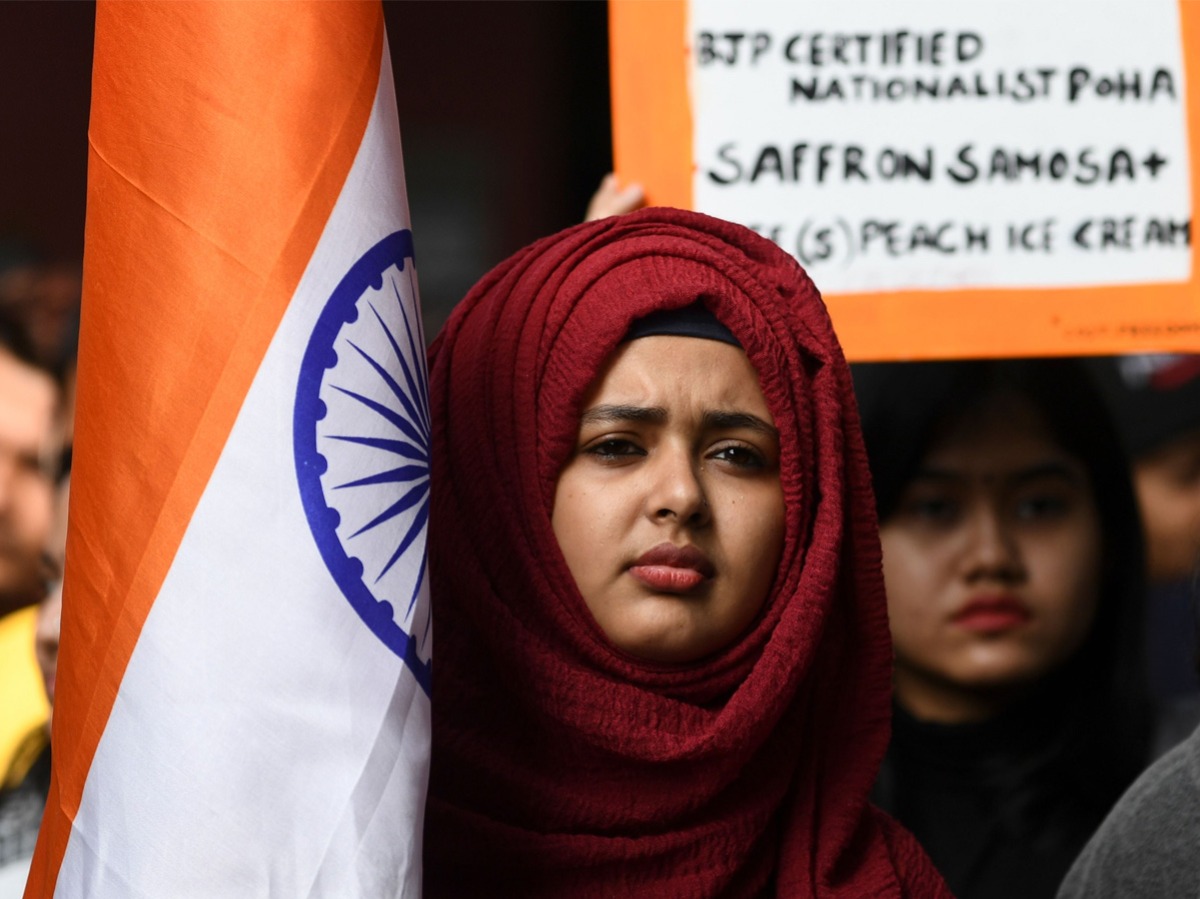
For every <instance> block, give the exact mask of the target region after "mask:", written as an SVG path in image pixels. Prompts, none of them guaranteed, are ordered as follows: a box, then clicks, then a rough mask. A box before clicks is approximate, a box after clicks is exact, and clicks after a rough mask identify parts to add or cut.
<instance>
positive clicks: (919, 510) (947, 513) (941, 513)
mask: <svg viewBox="0 0 1200 899" xmlns="http://www.w3.org/2000/svg"><path fill="white" fill-rule="evenodd" d="M903 510H904V513H905V514H906V515H908V516H910V517H912V518H915V519H917V520H918V521H922V522H925V523H927V524H936V525H949V524H953V523H954V522H956V521H958V519H959V518H960V517H961V514H962V506H961V504H960V503H959V502H958V501H957V500H955V499H953V498H951V497H947V496H923V497H915V498H913V499H910V500H909V501H908V502H906V503H904V505H903Z"/></svg>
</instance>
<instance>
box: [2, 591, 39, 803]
mask: <svg viewBox="0 0 1200 899" xmlns="http://www.w3.org/2000/svg"><path fill="white" fill-rule="evenodd" d="M36 626H37V606H30V607H29V608H26V609H21V610H19V611H16V612H12V613H10V614H8V615H5V616H4V617H3V618H0V779H3V781H4V782H3V783H0V786H9V784H8V783H7V780H8V778H9V776H10V775H16V777H17V778H18V779H19V778H20V777H21V776H22V775H23V773H24V772H20V771H14V770H12V769H13V766H14V763H16V764H17V767H22V765H21V763H19V762H17V759H16V756H17V755H18V753H19V751H20V749H21V748H22V746H23V745H24V744H26V740H27V739H28V737H29V735H30V734H31V733H32V732H34V731H36V730H37V728H39V727H42V726H44V725H45V723H46V719H47V717H48V716H49V714H50V707H49V705H47V703H46V691H45V689H44V688H43V687H42V675H41V673H40V672H39V671H38V666H37V658H36V657H35V656H34V651H33V635H34V629H35V628H36ZM26 767H27V766H26Z"/></svg>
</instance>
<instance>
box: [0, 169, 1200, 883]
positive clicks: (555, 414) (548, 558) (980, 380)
mask: <svg viewBox="0 0 1200 899" xmlns="http://www.w3.org/2000/svg"><path fill="white" fill-rule="evenodd" d="M642 203H643V195H642V193H641V191H640V190H639V189H638V188H636V187H628V186H627V187H624V188H622V187H620V186H619V185H618V183H617V181H616V180H615V179H614V178H613V177H612V176H609V178H607V179H605V181H604V182H603V184H602V185H601V189H600V191H599V192H598V193H597V195H596V197H595V198H594V200H593V203H592V206H591V208H590V209H589V211H588V218H589V219H590V221H589V222H587V223H585V224H583V225H580V226H577V227H575V228H572V229H568V230H567V231H565V232H562V233H560V234H557V235H553V236H551V237H548V238H545V239H544V240H542V241H539V242H538V243H536V244H534V245H533V246H532V247H530V248H527V249H526V250H523V251H522V252H521V253H519V254H517V255H516V256H514V257H513V258H512V259H510V260H508V261H506V262H504V263H502V264H501V265H500V266H499V267H497V269H495V270H494V271H493V272H492V273H491V274H489V275H488V276H487V277H485V278H484V279H483V280H482V281H481V282H480V283H479V284H478V285H477V286H476V287H475V288H474V289H473V290H472V291H471V292H470V293H469V294H468V296H467V297H466V299H465V300H464V301H463V302H462V303H461V304H460V305H459V306H458V308H457V309H456V310H455V312H454V314H453V315H452V316H451V319H450V321H449V322H448V323H447V325H446V327H445V329H444V330H443V332H442V334H441V335H440V336H439V337H438V338H437V339H436V340H435V341H434V343H433V345H432V346H431V348H430V354H429V362H430V372H431V393H430V397H431V414H432V419H433V422H434V428H433V433H434V435H435V441H434V447H433V467H434V482H433V513H432V516H431V524H430V529H431V530H430V572H431V578H432V585H433V592H432V595H433V602H434V607H435V612H434V614H435V619H436V620H437V621H438V622H439V632H438V633H439V643H438V663H437V664H438V668H437V676H436V678H435V681H434V695H433V706H432V708H433V754H432V767H431V776H430V784H429V797H428V807H427V818H426V832H425V840H424V845H425V879H426V892H427V893H428V894H429V895H430V896H461V895H478V894H489V893H492V892H494V891H495V889H496V885H497V884H501V885H502V887H501V891H502V892H505V893H509V894H518V895H546V896H563V895H571V896H589V895H595V896H601V895H604V896H607V895H617V894H622V895H623V894H635V893H640V894H645V895H671V896H675V895H678V896H684V895H688V896H691V895H696V896H699V895H728V896H740V895H745V896H758V895H764V894H772V895H786V896H795V895H843V896H868V895H870V896H885V895H892V896H919V897H926V896H931V897H936V896H941V895H951V894H953V895H957V896H960V897H965V899H986V897H1013V896H1021V897H1031V899H1037V897H1047V899H1049V897H1053V896H1055V895H1059V896H1062V897H1076V896H1079V897H1082V896H1109V895H1111V896H1157V895H1163V896H1166V895H1182V894H1186V893H1187V892H1188V891H1191V892H1195V891H1196V890H1197V889H1198V888H1200V863H1197V862H1195V861H1193V860H1192V855H1193V853H1192V852H1191V851H1190V849H1191V840H1190V839H1189V837H1190V836H1191V835H1194V834H1195V833H1196V825H1197V824H1198V823H1200V787H1198V784H1200V735H1198V734H1200V731H1196V725H1197V723H1198V722H1200V678H1198V676H1197V644H1198V643H1200V640H1198V638H1197V633H1198V631H1197V627H1196V624H1195V620H1196V618H1195V613H1194V603H1193V597H1194V595H1195V589H1194V583H1195V573H1194V572H1195V565H1196V559H1197V553H1198V551H1200V357H1192V356H1137V357H1132V356H1131V357H1124V358H1118V359H1092V360H1086V361H1079V360H1070V359H1026V360H990V361H961V362H924V363H874V364H856V365H853V366H848V365H847V364H846V363H845V361H844V359H843V355H842V351H841V349H840V347H839V345H838V343H837V338H836V335H835V333H834V332H833V329H832V326H831V324H830V322H829V319H828V316H827V314H826V312H825V309H824V306H823V304H822V302H821V299H820V295H819V292H818V287H816V286H814V285H813V284H812V282H811V281H810V280H809V279H808V277H807V275H806V274H805V273H804V272H803V270H802V269H801V268H800V267H799V265H798V264H797V263H796V262H795V261H794V260H793V259H792V258H791V257H790V256H788V255H787V254H786V253H784V252H783V251H781V250H780V249H779V248H777V247H776V246H775V245H774V244H772V243H770V242H769V241H768V240H766V239H765V238H762V237H760V236H758V235H756V234H754V233H752V232H750V231H748V230H747V229H744V228H741V227H740V226H737V225H732V224H729V223H725V222H721V221H718V220H716V219H712V218H709V217H706V216H702V215H699V214H696V213H689V212H681V211H678V210H664V209H655V208H650V209H644V210H640V211H635V210H636V209H637V207H639V206H641V205H642ZM79 292H80V283H79V272H78V270H77V269H76V268H72V267H70V266H61V265H57V266H51V265H46V264H44V263H42V262H40V261H37V260H36V259H33V258H30V257H19V258H17V259H15V260H13V259H11V258H7V257H4V261H3V266H2V267H0V693H2V695H3V703H4V706H3V707H4V708H5V709H6V711H5V714H4V715H3V716H0V777H2V778H3V780H2V782H0V897H3V896H7V895H19V894H20V888H21V885H22V884H23V882H24V872H25V870H26V869H27V868H28V864H29V859H30V856H31V855H32V852H33V846H34V842H35V841H36V836H37V828H38V821H39V819H40V816H41V811H42V807H43V805H44V802H45V797H46V792H47V789H48V785H49V776H50V739H49V737H50V721H51V711H52V707H53V697H54V668H55V659H56V656H57V647H58V619H59V615H60V610H61V601H62V600H61V589H60V585H61V579H62V571H63V562H64V549H65V533H66V507H67V504H66V497H67V490H68V484H69V473H70V456H71V413H72V403H73V401H72V390H71V384H72V380H73V379H72V374H71V373H72V371H73V347H74V342H75V337H76V330H77V322H78V301H79ZM451 425H453V426H452V427H451ZM480 471H483V472H486V473H487V475H488V476H487V477H479V476H478V473H479V472H480ZM464 547H466V548H467V549H464ZM56 739H70V736H69V734H61V733H60V734H58V735H57V737H56ZM468 858H469V859H470V864H466V863H464V859H468Z"/></svg>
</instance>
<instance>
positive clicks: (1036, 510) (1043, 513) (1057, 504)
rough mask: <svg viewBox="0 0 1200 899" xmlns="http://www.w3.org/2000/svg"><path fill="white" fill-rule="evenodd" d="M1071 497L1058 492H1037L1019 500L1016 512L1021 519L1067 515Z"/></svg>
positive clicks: (1029, 519)
mask: <svg viewBox="0 0 1200 899" xmlns="http://www.w3.org/2000/svg"><path fill="white" fill-rule="evenodd" d="M1070 508H1071V500H1070V497H1067V496H1064V495H1062V494H1058V493H1035V494H1030V495H1029V496H1023V497H1020V498H1019V499H1018V500H1017V506H1016V513H1017V518H1018V519H1020V520H1021V521H1048V520H1052V519H1058V518H1061V517H1062V516H1064V515H1066V514H1067V512H1068V511H1069V510H1070Z"/></svg>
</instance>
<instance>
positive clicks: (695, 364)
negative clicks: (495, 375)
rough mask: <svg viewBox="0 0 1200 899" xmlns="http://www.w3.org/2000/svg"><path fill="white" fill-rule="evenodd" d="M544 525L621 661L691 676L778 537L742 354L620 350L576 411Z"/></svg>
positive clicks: (745, 604)
mask: <svg viewBox="0 0 1200 899" xmlns="http://www.w3.org/2000/svg"><path fill="white" fill-rule="evenodd" d="M552 523H553V526H554V533H555V536H556V537H557V538H558V544H559V546H560V547H561V548H562V553H563V556H564V558H565V559H566V562H567V567H568V568H569V569H570V571H571V574H572V575H573V576H574V578H575V583H576V584H577V585H578V587H579V592H580V593H581V594H582V595H583V599H584V602H585V603H586V604H587V607H588V609H589V610H590V611H591V613H592V615H593V617H594V618H595V620H596V623H597V624H598V625H599V626H600V629H601V630H602V631H603V632H604V633H605V635H606V636H607V637H608V639H609V640H610V641H611V642H612V643H613V644H614V645H615V646H616V647H617V648H619V649H621V650H624V651H625V652H627V653H628V654H630V655H632V656H634V657H637V658H640V659H645V660H648V661H655V662H666V663H686V662H692V661H695V660H697V659H700V658H703V657H704V656H707V655H710V654H711V653H714V652H717V651H719V650H721V649H723V648H725V647H726V646H728V645H730V644H731V643H733V642H734V641H735V640H736V639H737V638H738V637H739V636H740V635H741V634H742V633H743V632H744V631H745V630H746V629H747V628H748V627H749V626H750V624H751V622H752V621H754V619H755V617H756V616H757V615H758V613H759V611H760V610H761V609H762V607H763V603H764V602H765V601H766V598H767V593H768V591H769V590H770V587H771V582H772V580H773V578H774V576H775V570H776V568H777V567H778V564H779V556H780V552H781V550H782V547H783V534H784V507H783V492H782V489H781V487H780V483H779V435H778V433H777V432H776V430H775V423H774V419H773V418H772V417H771V413H770V410H769V409H768V408H767V402H766V400H765V399H764V398H763V395H762V391H761V390H760V389H759V386H758V378H757V376H756V375H755V372H754V369H753V368H752V367H751V365H750V362H749V360H748V359H747V358H746V355H745V353H743V352H742V351H741V350H739V349H738V348H737V347H734V346H730V345H728V344H724V343H720V342H716V341H712V340H703V339H697V338H690V337H666V336H663V337H644V338H641V339H638V340H634V341H632V342H630V343H626V344H623V345H622V346H621V347H619V348H618V349H617V351H616V352H615V353H614V354H613V356H612V358H611V359H610V360H609V362H608V364H607V366H606V367H605V368H604V370H603V371H601V373H600V375H599V377H598V378H597V380H596V382H595V384H594V385H593V386H592V389H591V391H590V392H589V394H588V396H587V397H586V398H585V400H584V403H583V412H582V415H581V421H580V426H579V435H578V440H577V442H576V448H575V452H574V454H573V455H572V457H571V459H570V460H569V461H568V462H567V464H566V466H565V467H564V469H563V471H562V474H561V475H560V476H559V479H558V486H557V489H556V491H555V496H554V511H553V517H552Z"/></svg>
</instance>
